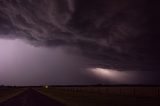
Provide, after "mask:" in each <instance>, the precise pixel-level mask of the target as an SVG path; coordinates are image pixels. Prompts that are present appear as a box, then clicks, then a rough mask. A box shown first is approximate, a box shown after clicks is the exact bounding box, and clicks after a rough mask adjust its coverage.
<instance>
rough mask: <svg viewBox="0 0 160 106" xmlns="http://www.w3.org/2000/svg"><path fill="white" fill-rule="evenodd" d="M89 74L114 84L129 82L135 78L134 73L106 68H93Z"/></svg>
mask: <svg viewBox="0 0 160 106" xmlns="http://www.w3.org/2000/svg"><path fill="white" fill-rule="evenodd" d="M89 72H90V73H91V74H92V75H94V76H95V77H98V78H99V79H102V80H108V81H113V82H117V83H119V82H129V81H131V80H132V78H133V76H134V75H133V73H132V74H131V73H128V72H126V71H118V70H114V69H104V68H91V69H89ZM132 75H133V76H132Z"/></svg>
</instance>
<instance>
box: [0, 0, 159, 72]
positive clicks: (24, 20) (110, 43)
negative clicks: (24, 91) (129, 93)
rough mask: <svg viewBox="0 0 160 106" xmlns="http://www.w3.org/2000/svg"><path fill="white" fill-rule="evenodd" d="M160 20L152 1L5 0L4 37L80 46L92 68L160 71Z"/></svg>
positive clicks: (0, 14)
mask: <svg viewBox="0 0 160 106" xmlns="http://www.w3.org/2000/svg"><path fill="white" fill-rule="evenodd" d="M158 20H159V7H158V2H149V0H92V1H91V0H0V36H1V38H5V39H6V38H8V39H16V38H20V39H24V40H26V41H27V42H28V43H30V44H32V45H34V46H46V47H55V46H56V47H59V46H67V47H69V48H70V49H72V48H73V49H75V48H76V49H77V50H78V52H80V54H81V55H82V56H83V57H86V58H89V60H90V62H89V63H88V67H103V68H109V69H117V70H124V71H127V70H138V71H142V70H143V71H158V70H159V69H160V67H159V63H160V62H159V58H160V56H159V53H160V52H159V49H160V47H159V39H158V38H159V37H158V35H159V28H158V27H159V21H158ZM75 53H77V52H75Z"/></svg>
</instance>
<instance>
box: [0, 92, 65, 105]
mask: <svg viewBox="0 0 160 106" xmlns="http://www.w3.org/2000/svg"><path fill="white" fill-rule="evenodd" d="M0 106H64V105H63V104H61V103H60V102H58V101H56V100H53V99H50V98H49V97H47V96H45V95H42V94H40V93H39V92H37V91H35V90H33V89H28V90H26V91H24V92H23V93H21V94H19V95H18V96H15V97H13V98H10V99H8V100H7V101H5V102H3V103H0Z"/></svg>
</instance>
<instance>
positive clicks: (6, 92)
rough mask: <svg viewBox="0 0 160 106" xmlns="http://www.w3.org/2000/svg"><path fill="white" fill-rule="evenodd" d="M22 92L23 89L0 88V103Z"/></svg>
mask: <svg viewBox="0 0 160 106" xmlns="http://www.w3.org/2000/svg"><path fill="white" fill-rule="evenodd" d="M23 91H24V88H16V87H15V88H12V87H11V88H10V87H8V88H7V87H0V103H1V102H3V101H6V100H7V99H9V98H12V97H14V96H16V95H18V94H20V93H21V92H23Z"/></svg>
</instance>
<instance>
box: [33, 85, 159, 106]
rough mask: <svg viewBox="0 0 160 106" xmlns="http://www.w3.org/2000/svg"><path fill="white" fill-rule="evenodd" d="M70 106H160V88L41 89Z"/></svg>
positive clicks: (42, 91)
mask: <svg viewBox="0 0 160 106" xmlns="http://www.w3.org/2000/svg"><path fill="white" fill-rule="evenodd" d="M36 90H37V91H39V92H40V93H42V94H45V95H47V96H49V97H51V98H52V99H55V100H58V101H60V102H61V103H64V104H66V105H68V106H136V105H137V106H143V105H145V106H160V87H48V88H45V87H40V88H36Z"/></svg>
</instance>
